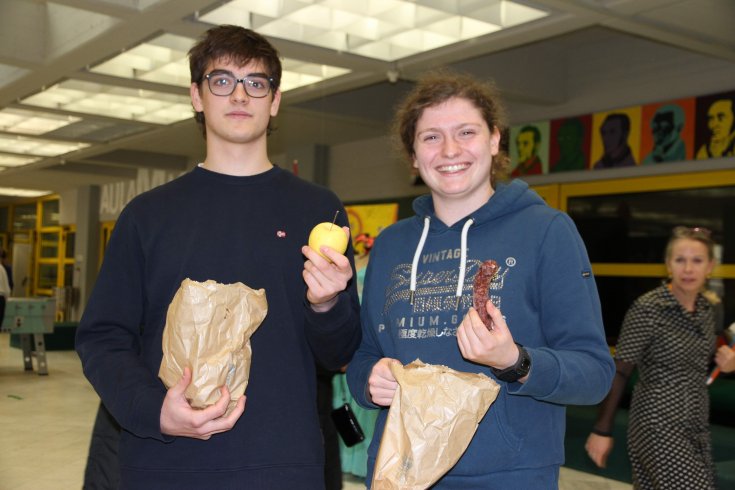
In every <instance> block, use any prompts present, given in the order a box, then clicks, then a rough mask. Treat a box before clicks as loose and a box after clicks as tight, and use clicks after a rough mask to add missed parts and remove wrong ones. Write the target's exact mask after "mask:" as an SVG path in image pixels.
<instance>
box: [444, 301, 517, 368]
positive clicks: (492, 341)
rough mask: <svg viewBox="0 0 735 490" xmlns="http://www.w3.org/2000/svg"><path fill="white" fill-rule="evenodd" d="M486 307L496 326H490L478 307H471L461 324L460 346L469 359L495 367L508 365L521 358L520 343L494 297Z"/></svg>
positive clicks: (458, 335) (458, 330)
mask: <svg viewBox="0 0 735 490" xmlns="http://www.w3.org/2000/svg"><path fill="white" fill-rule="evenodd" d="M485 307H486V308H487V312H488V314H489V315H490V318H491V319H492V321H493V329H492V330H488V328H487V327H486V326H485V324H484V323H482V320H481V319H480V315H478V314H477V311H475V309H474V308H470V309H469V311H468V312H467V315H465V317H464V318H463V319H462V323H460V325H459V327H458V328H457V344H458V345H459V350H460V352H461V353H462V357H464V358H465V359H467V360H468V361H472V362H477V363H479V364H484V365H485V366H490V367H493V368H495V369H505V368H508V367H510V366H512V365H514V364H515V363H516V361H517V360H518V356H519V355H520V353H519V352H518V346H516V344H515V342H514V341H513V335H512V334H511V333H510V330H508V325H507V324H506V323H505V319H504V318H503V314H502V313H501V312H500V310H499V309H498V308H497V307H496V306H495V305H494V304H493V302H492V301H490V300H488V301H487V303H486V305H485Z"/></svg>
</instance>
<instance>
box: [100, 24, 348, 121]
mask: <svg viewBox="0 0 735 490" xmlns="http://www.w3.org/2000/svg"><path fill="white" fill-rule="evenodd" d="M194 43H195V41H194V40H193V39H189V38H187V37H182V36H175V35H173V34H163V35H161V36H159V37H157V38H155V39H153V40H151V41H148V42H145V43H142V44H139V45H138V46H136V47H134V48H131V49H129V50H127V51H125V52H124V53H121V54H119V55H117V56H115V57H114V58H110V59H109V60H107V61H105V62H103V63H100V64H99V65H96V66H94V67H92V68H90V69H89V71H91V72H93V73H102V74H105V75H111V76H115V77H120V78H127V79H132V80H145V81H148V82H156V83H161V84H165V85H175V86H177V87H188V86H189V85H190V84H191V75H190V72H189V59H188V52H189V49H190V48H191V47H192V46H193V45H194ZM281 62H282V65H283V76H282V80H281V87H280V88H281V91H282V92H286V91H288V90H292V89H295V88H298V87H303V86H304V85H309V84H312V83H316V82H319V81H321V80H326V79H328V78H333V77H338V76H340V75H344V74H345V73H349V72H350V70H348V69H345V68H340V67H337V66H330V65H321V64H316V63H308V62H305V61H300V60H295V59H289V58H284V59H282V60H281ZM188 117H191V110H190V111H189V113H188Z"/></svg>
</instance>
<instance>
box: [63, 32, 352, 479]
mask: <svg viewBox="0 0 735 490" xmlns="http://www.w3.org/2000/svg"><path fill="white" fill-rule="evenodd" d="M189 62H190V68H191V87H190V95H191V102H192V106H193V108H194V111H195V112H196V114H195V118H196V120H197V122H198V123H199V124H200V127H201V128H202V130H203V132H204V136H205V140H206V156H205V159H204V161H203V162H202V163H200V164H199V165H197V166H196V167H195V168H194V169H193V170H191V171H190V172H188V173H186V174H184V175H183V176H181V177H179V178H177V179H175V180H173V181H171V182H169V183H167V184H163V185H161V186H159V187H156V188H155V189H153V190H151V191H148V192H146V193H143V194H141V195H139V196H137V197H136V198H134V199H133V200H132V201H131V202H130V203H129V204H128V205H127V206H126V207H125V209H124V210H123V211H122V213H121V214H120V217H119V219H118V220H117V223H116V224H115V230H114V231H113V233H112V236H111V238H110V241H109V244H108V246H107V249H106V251H105V257H104V262H103V265H102V268H101V270H100V273H99V276H98V278H97V281H96V283H95V287H94V290H93V292H92V295H91V297H90V299H89V302H88V304H87V306H86V309H85V311H84V314H83V317H82V319H81V322H80V323H79V327H78V329H77V337H76V348H77V352H78V353H79V357H80V358H81V361H82V367H83V370H84V374H85V376H86V377H87V378H88V379H89V381H90V382H91V384H92V386H93V387H94V388H95V390H96V391H97V393H98V394H99V395H100V398H101V399H102V402H103V403H104V405H105V407H106V408H107V409H108V410H109V412H110V413H111V414H112V416H113V417H114V419H115V420H116V421H117V422H118V423H119V424H120V426H121V427H122V431H121V437H120V443H119V452H118V459H119V464H120V485H121V488H123V489H142V488H146V489H147V488H151V489H153V488H155V489H156V490H166V489H176V490H183V489H202V488H218V489H225V488H238V489H240V488H252V489H265V488H274V489H281V488H284V489H285V488H289V489H290V488H299V489H308V490H312V489H319V490H321V489H323V488H324V447H323V439H322V434H321V431H320V428H319V417H318V413H317V400H316V367H315V366H316V363H317V362H318V363H319V364H321V365H322V366H324V367H325V368H327V369H339V368H340V367H341V366H344V365H345V364H347V363H348V362H349V361H350V359H351V357H352V353H353V352H354V351H355V349H356V348H357V346H358V345H359V342H360V336H361V331H360V323H359V302H358V298H357V290H356V288H355V286H354V281H353V280H352V279H353V273H354V265H353V257H352V256H353V252H352V248H349V249H348V251H347V252H346V255H342V254H340V253H338V252H336V251H335V250H332V249H330V248H329V247H326V246H322V247H320V248H321V250H320V252H321V253H323V254H324V255H325V257H326V258H324V257H322V256H321V255H319V253H318V251H317V250H313V249H311V248H310V247H308V246H306V245H304V244H306V243H307V242H308V237H309V233H310V231H311V229H312V228H313V227H314V226H315V225H316V224H318V223H320V222H323V221H330V220H332V219H333V218H334V216H335V211H339V215H338V216H339V219H338V224H340V225H343V231H344V232H345V233H346V234H348V236H349V229H348V228H347V227H346V226H344V225H346V223H347V215H346V213H345V212H344V208H343V206H342V204H341V202H340V201H339V199H338V198H337V196H336V195H335V194H334V193H332V192H331V191H329V190H327V189H324V188H322V187H319V186H316V185H313V184H310V183H308V182H305V181H303V180H301V179H299V178H298V177H296V176H294V175H293V174H292V173H291V172H290V171H286V170H284V169H281V168H279V167H276V166H274V165H273V164H272V163H271V162H270V160H269V157H268V153H267V134H268V133H269V128H270V121H271V118H272V117H275V116H276V115H277V113H278V108H279V104H280V101H281V92H280V90H279V83H280V81H281V62H280V57H279V54H278V52H277V51H276V49H275V48H274V47H273V46H272V45H271V44H270V42H268V40H266V39H265V38H264V37H263V36H261V35H259V34H257V33H256V32H254V31H252V30H249V29H245V28H242V27H237V26H230V25H222V26H217V27H213V28H211V29H209V30H208V31H206V32H205V33H204V35H203V36H202V37H201V38H200V39H199V41H198V42H197V43H196V44H195V45H194V46H193V47H192V48H191V50H190V51H189ZM307 204H308V205H307ZM186 278H190V279H192V280H194V281H199V282H203V281H207V280H214V281H216V282H218V283H222V284H232V283H238V282H241V283H243V284H245V285H247V286H249V287H251V288H253V289H260V288H263V289H264V290H265V292H266V297H267V301H268V314H267V316H266V318H265V320H264V321H263V323H262V324H261V325H260V327H259V328H258V329H257V331H256V332H255V333H254V334H253V336H252V337H251V339H250V341H251V347H252V359H251V366H250V374H249V381H248V386H247V391H246V393H245V396H242V397H240V398H239V400H238V401H237V405H236V407H235V409H233V410H232V412H231V413H228V414H227V415H225V412H226V408H227V405H228V403H229V400H230V393H229V392H228V390H227V387H226V386H223V387H222V388H221V394H222V396H221V398H220V399H219V401H217V402H216V403H215V404H214V405H211V406H209V407H207V408H204V409H194V408H192V407H191V406H190V405H189V403H188V401H187V399H186V397H185V395H184V393H185V390H186V388H187V386H188V385H189V384H190V382H191V371H190V369H189V368H185V369H184V375H183V376H182V378H181V380H180V382H179V383H178V384H177V385H175V386H172V387H171V388H169V389H168V390H167V389H166V388H165V387H164V385H163V383H162V382H161V380H160V379H159V378H158V371H159V368H160V364H161V359H162V345H161V338H162V334H163V328H164V325H165V322H166V312H167V309H168V306H169V304H170V302H171V300H172V298H173V297H174V294H175V293H176V291H177V290H178V289H179V287H180V285H181V282H182V281H183V280H184V279H186ZM245 397H247V406H246V405H245Z"/></svg>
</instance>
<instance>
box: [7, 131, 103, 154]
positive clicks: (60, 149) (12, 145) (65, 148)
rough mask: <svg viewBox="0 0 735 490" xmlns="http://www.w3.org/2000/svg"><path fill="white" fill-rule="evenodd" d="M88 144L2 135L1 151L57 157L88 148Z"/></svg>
mask: <svg viewBox="0 0 735 490" xmlns="http://www.w3.org/2000/svg"><path fill="white" fill-rule="evenodd" d="M88 146H89V145H88V144H87V143H80V142H77V141H70V142H67V141H53V140H48V139H43V138H29V137H26V136H11V135H7V134H0V151H2V152H5V153H16V154H20V155H34V156H40V157H55V156H59V155H64V154H66V153H69V152H72V151H76V150H81V149H83V148H87V147H88Z"/></svg>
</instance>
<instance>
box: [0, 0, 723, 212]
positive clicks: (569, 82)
mask: <svg viewBox="0 0 735 490" xmlns="http://www.w3.org/2000/svg"><path fill="white" fill-rule="evenodd" d="M498 2H499V0H423V1H422V0H416V1H415V2H408V3H412V4H416V7H417V8H418V7H421V8H427V9H428V8H443V9H454V10H456V11H464V12H470V11H473V12H475V11H482V12H487V11H488V9H489V8H490V7H491V6H493V5H494V4H497V3H498ZM520 2H521V4H522V6H526V7H530V8H535V9H538V10H540V11H543V12H545V13H546V14H547V15H545V16H543V17H539V18H537V19H535V20H531V21H530V22H527V23H523V24H519V25H515V26H510V27H509V28H507V29H504V30H498V31H496V32H490V31H491V30H492V29H487V27H486V26H479V27H477V29H479V30H478V31H477V33H476V34H479V37H470V36H467V38H466V39H464V40H461V39H460V40H459V41H458V42H456V43H454V44H449V45H445V46H440V44H441V43H437V44H436V45H437V46H440V47H435V48H433V49H430V50H429V51H427V52H424V53H418V54H412V53H410V52H408V51H405V49H407V48H406V47H405V46H407V45H408V44H406V45H405V46H404V47H403V48H401V49H399V50H396V49H394V50H393V51H390V50H384V49H383V50H381V49H379V48H377V47H370V48H360V47H359V46H358V48H360V49H362V51H360V50H359V49H356V50H355V52H354V53H350V52H348V50H347V49H346V47H345V46H338V49H333V48H330V47H328V46H330V45H329V44H328V42H327V41H325V39H326V40H330V41H331V39H332V38H334V37H335V36H330V33H332V34H334V32H333V31H331V30H329V29H326V30H325V29H322V31H320V32H319V33H318V34H316V33H315V32H316V31H313V30H311V31H309V33H311V36H306V37H302V38H298V36H295V35H292V36H287V35H286V34H285V33H283V32H285V31H278V30H277V29H275V28H272V27H269V24H267V22H266V21H271V22H275V21H283V20H284V19H285V14H284V13H281V14H277V15H274V16H273V17H271V18H268V17H267V16H265V15H264V14H265V13H267V10H268V9H271V10H273V9H275V10H274V11H278V9H276V8H275V7H279V8H282V9H283V8H285V9H286V10H288V9H289V8H290V9H291V10H294V9H295V7H294V5H297V6H298V7H299V8H300V7H301V6H302V5H301V4H314V6H318V7H320V8H321V7H323V6H324V5H336V4H338V3H340V2H338V0H261V1H255V0H250V1H248V2H243V5H253V10H254V11H256V10H257V9H256V8H255V7H258V8H260V9H261V11H259V12H260V13H252V15H248V16H247V21H248V22H250V23H251V25H252V26H253V27H255V28H262V29H261V30H263V31H265V33H266V34H267V36H268V37H269V39H271V41H272V42H273V43H274V44H275V45H276V47H277V48H278V49H279V51H280V53H281V55H282V56H283V58H284V65H285V66H286V67H298V66H300V65H304V66H306V65H308V66H307V67H306V68H303V67H302V68H303V69H302V70H301V71H302V78H303V75H304V74H305V73H308V70H309V67H310V66H321V65H326V66H328V67H330V68H329V70H332V72H331V78H328V79H325V80H322V81H319V82H314V83H309V79H308V78H304V80H305V81H302V82H301V83H302V84H301V86H298V83H295V84H294V86H296V88H291V89H289V90H287V91H285V93H284V99H283V103H282V105H281V113H280V114H279V116H278V119H277V124H276V125H277V127H278V128H279V129H278V131H276V132H275V133H274V134H273V135H272V136H271V139H270V143H269V145H270V152H271V153H272V154H285V153H287V152H288V149H289V148H296V147H300V146H304V145H310V144H314V143H320V144H326V145H335V144H340V143H345V142H350V141H355V140H360V139H367V138H375V137H379V136H383V135H384V134H385V133H386V127H387V122H388V121H389V119H390V115H391V112H392V109H393V106H394V104H395V103H396V101H397V100H398V99H399V98H400V96H401V95H402V94H403V93H404V92H405V90H407V89H408V88H410V86H411V81H412V80H414V79H415V78H416V77H417V76H418V75H419V74H420V73H421V72H423V71H425V70H426V69H429V68H432V67H436V66H441V65H451V66H454V67H456V68H459V69H462V70H463V71H468V72H471V73H474V74H476V75H477V76H481V77H489V78H493V79H494V80H495V82H496V83H497V85H498V87H499V88H500V90H501V92H502V93H503V95H504V98H505V99H506V100H507V102H508V105H509V107H510V109H511V118H513V117H514V116H515V118H518V117H521V118H522V117H524V116H526V115H529V117H530V116H532V115H534V114H539V113H540V114H544V113H553V108H554V107H564V106H565V105H566V106H567V107H568V106H570V101H572V100H573V99H574V98H575V97H578V98H579V97H582V98H580V99H579V100H581V101H583V103H584V104H587V105H589V104H590V100H594V95H590V96H589V97H588V98H587V99H584V98H583V96H584V92H585V87H586V86H582V85H580V82H579V81H576V82H575V81H574V80H575V79H574V77H575V76H578V75H579V73H580V72H582V71H585V70H586V71H587V74H586V75H585V76H584V77H583V78H584V79H585V80H587V81H588V85H587V86H592V85H594V84H595V82H597V81H602V80H609V79H611V77H613V76H615V77H617V79H621V78H624V77H621V73H625V69H626V66H625V65H626V60H630V63H631V67H632V66H634V62H637V63H638V64H641V63H642V61H641V60H638V61H636V56H637V54H638V53H645V56H646V58H650V63H652V64H654V65H655V64H656V63H657V62H660V60H662V59H669V60H674V62H676V61H677V60H681V61H682V62H684V61H686V62H687V63H692V66H699V67H706V69H707V70H714V73H719V72H720V71H721V72H722V73H735V71H733V70H735V69H734V68H733V67H735V28H734V27H735V2H733V1H731V0H533V1H526V0H520ZM358 3H359V4H360V5H363V6H366V5H367V6H371V5H373V3H371V2H368V1H367V0H365V2H362V3H360V2H358ZM226 4H229V7H230V8H231V7H233V5H234V6H235V7H237V5H236V3H230V2H223V1H219V2H213V1H208V0H57V1H53V2H50V1H42V0H2V2H0V112H6V113H8V114H10V115H11V116H13V117H15V118H17V119H18V122H17V123H16V124H15V125H14V126H5V127H4V128H3V129H2V130H0V168H2V170H0V188H3V187H12V188H21V189H30V190H40V191H48V192H59V191H63V190H65V189H69V188H73V187H78V186H82V185H94V184H105V183H109V182H116V181H120V180H122V179H128V178H133V177H134V176H135V173H136V171H137V168H140V167H142V168H151V169H163V170H168V171H178V170H184V169H186V168H189V167H190V166H191V165H192V162H196V161H199V160H201V159H202V158H203V153H204V146H203V142H202V139H201V136H200V135H199V132H198V130H197V128H196V125H195V124H194V122H193V120H191V119H189V118H187V117H186V113H187V112H188V111H189V110H190V108H189V107H188V106H187V97H188V96H187V94H188V88H187V87H186V85H187V81H186V80H185V79H184V80H183V81H182V80H178V83H174V81H175V80H176V78H177V76H179V75H180V74H179V73H175V72H173V71H172V72H171V74H170V78H171V83H161V82H160V81H159V80H156V79H145V78H144V77H142V78H141V77H139V78H121V77H120V76H118V75H119V73H118V72H116V71H115V69H114V68H109V69H108V70H107V71H105V69H104V67H105V62H110V61H111V60H114V59H116V58H118V57H119V56H121V55H126V56H128V57H131V56H133V55H135V54H136V53H137V51H136V49H138V50H140V49H141V46H144V45H145V44H146V43H151V42H160V43H164V44H167V46H172V47H173V49H174V51H176V50H178V51H182V50H183V52H185V50H186V49H187V45H188V44H187V43H188V42H190V41H193V40H194V39H195V38H197V37H198V36H199V35H200V34H201V33H202V32H203V31H204V30H206V29H207V28H209V27H211V25H212V23H216V22H219V21H220V19H223V18H233V20H232V22H240V21H242V19H237V18H236V17H235V16H234V15H233V12H236V11H230V12H226V11H223V10H222V9H223V8H224V6H225V5H226ZM374 4H375V6H376V7H375V8H376V9H377V8H378V7H379V6H380V5H381V0H377V1H375V2H374ZM284 6H285V7H284ZM218 12H219V14H218ZM223 12H224V14H223ZM278 12H285V10H282V11H278ZM218 15H219V16H218ZM222 15H225V17H222ZM478 18H481V17H478ZM325 24H326V20H325ZM466 24H467V23H466ZM334 29H337V28H336V27H335V28H334ZM482 29H485V31H483V30H482ZM276 35H281V36H282V37H276ZM285 37H289V39H285ZM363 37H364V36H363ZM162 39H163V40H164V41H160V40H162ZM316 39H320V40H322V41H321V42H320V43H317V44H318V45H310V44H306V42H304V41H306V40H316ZM340 39H341V38H340ZM360 39H361V38H360ZM352 44H354V45H355V46H357V45H358V44H359V43H357V42H355V43H352ZM363 45H365V44H364V43H363V44H362V45H360V46H363ZM146 53H147V52H146ZM591 53H592V54H591ZM594 53H598V54H597V56H598V57H600V58H601V59H602V58H605V57H609V59H610V60H613V61H615V63H613V62H611V63H609V66H606V65H605V63H600V62H597V63H594V64H592V65H591V67H592V69H589V68H590V65H589V64H588V63H587V61H588V59H589V57H590V56H595V55H594ZM145 56H148V55H147V54H146V55H145ZM305 64H306V65H305ZM635 66H637V65H635ZM296 69H297V70H298V68H296ZM322 71H324V70H322ZM664 75H665V73H664ZM635 76H636V73H631V75H630V77H628V78H635ZM585 77H586V78H585ZM179 78H181V77H179ZM670 82H671V83H675V81H670ZM662 83H666V81H665V77H664V78H662ZM728 83H729V87H730V89H735V80H730V81H729V82H724V86H727V84H728ZM710 84H711V82H710ZM618 85H619V86H620V90H621V91H626V90H627V91H630V90H634V88H633V87H634V86H633V85H631V86H627V85H626V82H625V81H621V82H620V83H619V84H618ZM79 86H85V87H88V88H89V87H91V89H89V90H90V92H88V93H94V94H95V98H96V97H97V96H102V95H103V94H105V93H106V92H108V91H114V92H116V93H121V94H123V95H126V94H141V93H147V92H145V91H152V92H151V93H155V94H157V95H156V97H149V99H152V98H155V99H156V102H160V103H161V104H164V103H165V104H164V105H165V107H163V106H162V107H160V108H159V107H155V108H150V109H146V110H148V111H149V112H151V113H154V112H157V113H158V114H159V115H160V116H161V117H162V119H157V120H154V119H150V120H146V119H145V118H141V117H137V118H136V117H132V118H128V119H124V118H122V116H123V113H124V112H125V111H126V110H127V109H128V107H126V106H125V105H122V106H117V107H115V106H110V107H111V108H110V110H109V112H108V113H107V114H105V113H104V111H103V114H97V115H91V114H89V113H88V112H85V110H86V109H85V108H84V105H85V104H91V103H92V101H91V99H92V98H93V97H90V96H85V97H81V100H78V101H76V103H75V104H72V103H67V104H62V103H60V102H59V100H62V99H61V98H62V97H67V96H68V94H69V93H70V92H71V91H72V90H73V89H76V88H77V87H79ZM112 87H114V88H112ZM50 88H53V89H54V91H55V92H53V91H49V90H48V89H50ZM705 88H706V87H703V90H704V89H705ZM44 92H45V93H47V94H51V93H53V98H49V99H47V100H50V101H51V102H48V101H46V102H44V101H43V100H42V99H41V94H43V93H44ZM689 95H697V94H694V93H690V94H689ZM64 100H68V99H64ZM130 105H132V103H129V104H128V106H130ZM571 105H572V106H573V105H574V104H571ZM131 110H132V109H131ZM34 111H42V112H44V113H45V114H51V115H52V116H53V117H50V118H47V119H45V124H49V125H50V126H49V127H48V128H46V129H44V130H43V131H44V132H43V134H42V135H31V134H28V132H27V130H24V125H30V124H31V122H32V121H30V120H32V119H33V114H34V113H35V112H34ZM182 114H183V116H182ZM0 115H1V114H0ZM166 118H168V119H166ZM0 120H1V119H0ZM29 121H30V122H29ZM54 124H58V125H59V127H58V129H54V126H53V125H54ZM24 131H26V132H24ZM21 152H24V153H26V154H31V155H33V161H32V163H30V164H25V165H22V166H20V165H17V164H14V165H16V166H9V165H8V166H3V156H5V157H7V158H9V157H10V156H15V157H20V156H22V155H21ZM8 199H10V198H8V197H7V196H6V197H3V195H2V191H0V201H2V200H8Z"/></svg>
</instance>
